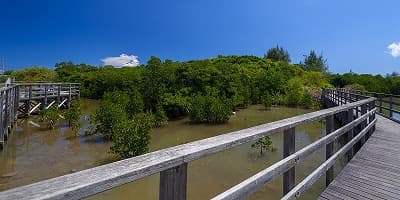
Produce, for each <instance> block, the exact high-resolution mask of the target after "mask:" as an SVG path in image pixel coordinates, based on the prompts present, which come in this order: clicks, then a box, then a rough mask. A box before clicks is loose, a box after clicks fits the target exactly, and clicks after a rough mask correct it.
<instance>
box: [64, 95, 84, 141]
mask: <svg viewBox="0 0 400 200" xmlns="http://www.w3.org/2000/svg"><path fill="white" fill-rule="evenodd" d="M81 114H82V111H81V103H80V101H79V100H73V101H72V103H71V106H70V107H69V109H68V110H67V111H66V112H65V114H64V116H65V119H66V120H68V125H69V126H70V127H71V129H72V131H73V132H74V133H75V135H78V131H79V128H80V126H81V124H80V122H79V120H80V117H81Z"/></svg>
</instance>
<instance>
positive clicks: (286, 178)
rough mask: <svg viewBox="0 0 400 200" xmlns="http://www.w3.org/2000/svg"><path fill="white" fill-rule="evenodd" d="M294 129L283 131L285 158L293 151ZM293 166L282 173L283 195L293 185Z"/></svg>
mask: <svg viewBox="0 0 400 200" xmlns="http://www.w3.org/2000/svg"><path fill="white" fill-rule="evenodd" d="M295 141H296V129H295V128H294V127H293V128H290V129H287V130H285V131H284V132H283V157H284V158H286V157H288V156H290V155H291V154H293V153H294V152H295ZM295 174H296V172H295V167H292V168H290V169H289V170H288V171H286V172H285V173H284V174H283V195H285V194H287V193H288V192H289V191H290V190H291V189H292V188H293V187H294V185H295Z"/></svg>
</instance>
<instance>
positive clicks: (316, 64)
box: [301, 50, 328, 72]
mask: <svg viewBox="0 0 400 200" xmlns="http://www.w3.org/2000/svg"><path fill="white" fill-rule="evenodd" d="M301 65H302V66H303V68H304V69H305V70H309V71H317V72H327V71H328V65H327V64H326V59H324V57H323V56H322V54H321V55H319V56H318V55H317V53H315V51H314V50H311V51H310V53H309V54H308V55H305V56H304V62H302V63H301Z"/></svg>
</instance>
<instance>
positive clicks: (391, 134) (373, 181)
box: [319, 115, 400, 199]
mask: <svg viewBox="0 0 400 200" xmlns="http://www.w3.org/2000/svg"><path fill="white" fill-rule="evenodd" d="M376 119H377V123H376V130H375V132H374V134H372V135H371V136H370V138H369V139H368V140H367V141H366V143H365V144H364V146H362V147H361V149H360V150H359V152H358V153H357V154H356V155H355V156H354V158H353V159H352V160H351V161H350V162H349V164H348V165H346V167H345V168H344V169H343V170H342V171H341V172H340V173H339V174H338V176H337V177H336V178H335V179H334V180H333V182H332V183H331V185H329V186H328V187H327V188H326V190H325V191H324V192H323V193H322V194H321V197H320V198H319V199H337V198H335V196H332V194H335V195H336V196H339V195H345V196H351V198H353V199H400V156H399V155H400V145H399V144H400V124H398V123H396V122H393V121H391V120H389V119H386V118H384V117H382V116H379V115H378V116H376Z"/></svg>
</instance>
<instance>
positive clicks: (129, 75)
mask: <svg viewBox="0 0 400 200" xmlns="http://www.w3.org/2000/svg"><path fill="white" fill-rule="evenodd" d="M276 49H278V51H279V50H280V49H279V48H278V47H277V48H276ZM281 51H283V49H281ZM269 53H270V52H268V53H267V55H266V56H265V57H263V58H260V57H256V56H218V57H216V58H211V59H203V60H193V61H187V62H175V61H172V60H165V61H162V60H160V59H159V58H157V57H151V59H150V60H149V61H148V62H147V64H143V65H140V66H138V67H123V68H114V67H112V66H101V67H97V66H91V65H86V64H74V63H72V62H61V63H57V64H56V65H55V69H54V70H50V69H47V68H41V67H32V68H26V69H23V70H18V71H12V72H8V74H10V75H11V76H12V77H15V79H16V81H61V82H79V83H81V84H82V88H81V94H82V96H84V97H88V98H95V99H99V98H101V97H102V96H103V95H104V93H106V92H111V91H126V92H129V93H134V94H140V95H141V99H142V100H143V105H144V110H149V111H152V112H154V111H155V110H156V108H157V106H158V107H160V105H161V106H162V108H163V109H164V110H165V112H166V114H167V115H168V117H169V118H171V117H178V116H181V115H183V114H188V109H190V108H192V107H191V104H193V103H195V102H196V103H198V104H201V105H202V106H205V107H207V105H210V103H211V102H205V101H211V100H212V101H215V102H220V103H221V104H228V105H230V106H231V107H232V109H235V108H240V107H246V106H247V105H249V104H257V103H265V102H267V104H270V103H272V104H281V105H291V106H298V105H302V106H306V107H310V106H312V104H313V97H316V96H318V94H319V92H320V90H321V88H323V87H346V86H347V87H351V88H355V89H365V90H368V91H374V92H385V93H395V94H400V77H399V76H398V74H396V73H393V74H391V75H387V76H385V77H384V76H381V75H369V74H362V75H358V74H354V73H347V74H342V75H340V74H329V73H327V72H326V71H327V67H326V63H325V60H323V58H322V56H319V57H318V56H316V54H315V53H314V52H311V53H310V56H308V57H306V58H305V61H304V62H303V63H304V64H290V63H289V62H290V58H289V57H285V56H282V55H280V57H279V58H282V59H281V60H279V59H274V57H273V56H272V57H271V56H270V55H274V54H269ZM273 53H274V52H273ZM311 54H314V55H311ZM307 59H308V60H307ZM310 59H311V60H310ZM312 59H314V61H313V60H312ZM307 62H308V63H307ZM313 62H316V63H317V65H314V67H312V66H313ZM318 63H319V64H318ZM310 66H311V67H310ZM201 97H207V98H201ZM202 101H203V102H202ZM215 102H214V103H215ZM211 104H213V103H211ZM195 111H196V112H197V110H196V109H193V112H195ZM198 112H200V111H198ZM199 121H202V120H199Z"/></svg>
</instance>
